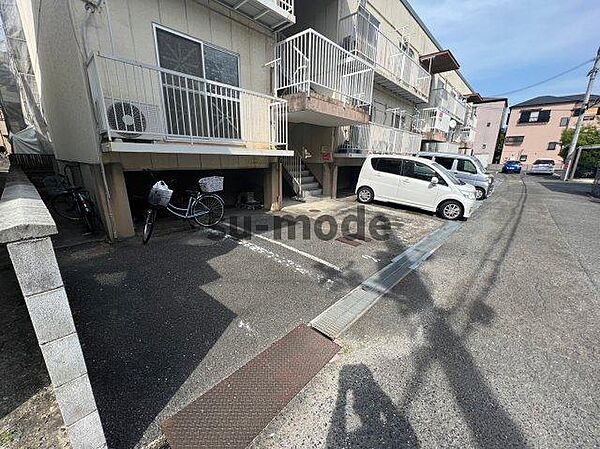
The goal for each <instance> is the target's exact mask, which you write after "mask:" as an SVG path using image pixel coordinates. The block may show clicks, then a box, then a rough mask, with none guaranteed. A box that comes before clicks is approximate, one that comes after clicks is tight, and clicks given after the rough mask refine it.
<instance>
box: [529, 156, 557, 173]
mask: <svg viewBox="0 0 600 449" xmlns="http://www.w3.org/2000/svg"><path fill="white" fill-rule="evenodd" d="M529 173H531V174H532V175H553V174H554V161H553V160H552V159H537V160H536V161H535V162H534V163H533V165H532V166H531V168H530V169H529Z"/></svg>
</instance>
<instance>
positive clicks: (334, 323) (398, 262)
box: [310, 222, 460, 338]
mask: <svg viewBox="0 0 600 449" xmlns="http://www.w3.org/2000/svg"><path fill="white" fill-rule="evenodd" d="M459 227H460V223H457V222H451V223H447V224H445V225H444V226H442V227H441V228H439V229H438V230H437V231H434V232H432V233H431V234H429V235H428V236H427V237H425V238H424V239H423V240H421V241H420V242H419V243H417V244H416V245H414V246H412V247H410V248H409V249H407V250H406V251H404V252H403V253H402V254H400V255H399V256H397V257H396V258H394V259H393V260H392V263H390V264H389V265H388V266H386V267H385V268H383V269H381V270H380V271H378V272H377V273H375V274H374V275H373V276H371V277H370V278H368V279H367V280H365V281H364V282H363V283H362V284H361V285H359V286H358V287H356V288H355V289H354V290H352V291H351V292H350V293H348V294H347V295H346V296H344V297H343V298H342V299H340V300H339V301H337V302H336V303H335V304H333V305H331V306H330V307H329V308H328V309H326V310H325V311H324V312H323V313H321V314H320V315H319V316H317V317H316V318H315V319H314V320H312V321H311V322H310V325H311V326H312V327H314V328H315V329H317V330H318V331H319V332H321V333H323V334H324V335H327V336H328V337H330V338H337V337H339V336H340V335H341V334H342V332H344V331H345V330H346V329H348V328H349V327H350V326H351V325H352V324H353V323H354V322H356V320H358V319H359V318H360V317H361V316H362V315H364V314H365V313H366V312H367V311H368V310H369V309H370V308H371V307H373V305H374V304H375V303H376V302H377V300H378V299H379V298H380V297H381V296H383V295H384V294H385V293H387V292H388V291H389V290H390V289H392V288H393V287H394V286H395V285H396V284H398V283H399V282H400V281H401V280H402V279H403V278H404V277H405V276H406V275H407V274H408V273H410V272H411V271H412V270H414V269H415V268H416V267H418V266H419V265H420V264H421V263H423V262H424V261H425V260H427V258H429V256H430V255H431V254H433V252H434V251H435V250H436V249H438V248H439V247H440V246H441V245H442V244H443V243H444V242H445V241H446V240H447V239H448V237H450V235H452V233H454V232H455V231H456V230H457V229H458V228H459Z"/></svg>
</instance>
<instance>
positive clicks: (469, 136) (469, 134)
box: [459, 126, 476, 144]
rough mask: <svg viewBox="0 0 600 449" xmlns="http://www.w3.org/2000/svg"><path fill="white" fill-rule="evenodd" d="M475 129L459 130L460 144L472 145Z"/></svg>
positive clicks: (466, 127)
mask: <svg viewBox="0 0 600 449" xmlns="http://www.w3.org/2000/svg"><path fill="white" fill-rule="evenodd" d="M475 132H476V131H475V128H472V127H470V126H465V127H463V128H462V129H461V130H460V137H459V139H460V142H461V143H464V144H472V143H473V142H474V141H475Z"/></svg>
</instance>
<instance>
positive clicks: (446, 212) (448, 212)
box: [438, 200, 464, 220]
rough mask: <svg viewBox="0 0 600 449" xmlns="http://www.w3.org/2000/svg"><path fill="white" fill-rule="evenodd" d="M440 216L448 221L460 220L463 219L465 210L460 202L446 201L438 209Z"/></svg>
mask: <svg viewBox="0 0 600 449" xmlns="http://www.w3.org/2000/svg"><path fill="white" fill-rule="evenodd" d="M438 214H439V215H440V217H442V218H444V219H446V220H458V219H459V218H462V216H463V214H464V209H463V206H462V204H460V203H459V202H458V201H453V200H450V201H444V202H443V203H442V204H440V206H439V207H438Z"/></svg>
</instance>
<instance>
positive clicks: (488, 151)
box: [473, 101, 506, 163]
mask: <svg viewBox="0 0 600 449" xmlns="http://www.w3.org/2000/svg"><path fill="white" fill-rule="evenodd" d="M505 112H506V102H505V101H494V102H489V103H481V104H478V105H477V128H476V129H475V141H474V142H473V154H474V155H476V156H478V157H479V156H481V157H480V160H483V159H485V160H488V161H489V163H491V162H492V158H493V156H494V150H495V149H496V141H497V140H498V133H499V132H500V127H501V126H502V123H503V121H504V115H505Z"/></svg>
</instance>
